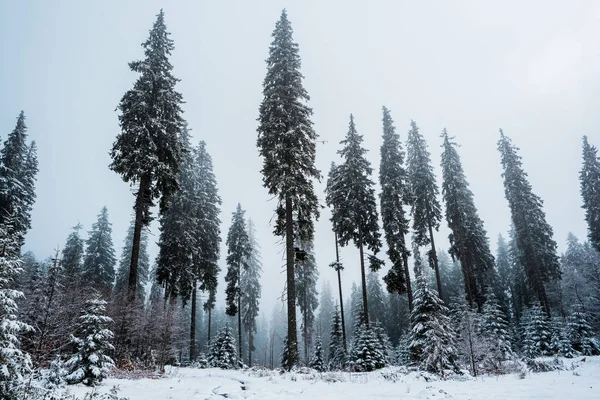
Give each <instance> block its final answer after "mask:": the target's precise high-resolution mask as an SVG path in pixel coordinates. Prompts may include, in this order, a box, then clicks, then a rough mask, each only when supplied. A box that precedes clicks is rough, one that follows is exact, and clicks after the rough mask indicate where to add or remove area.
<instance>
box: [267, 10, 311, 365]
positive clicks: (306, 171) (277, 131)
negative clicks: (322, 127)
mask: <svg viewBox="0 0 600 400" xmlns="http://www.w3.org/2000/svg"><path fill="white" fill-rule="evenodd" d="M272 36H273V41H272V42H271V47H270V48H269V58H268V59H267V75H266V77H265V80H264V82H263V96H264V97H263V101H262V103H261V105H260V110H259V112H260V116H259V118H258V121H259V127H258V140H257V146H258V149H259V153H260V155H261V156H262V157H263V158H264V163H263V168H262V173H263V184H264V186H265V187H266V188H267V189H268V190H269V194H271V195H274V196H277V200H278V204H277V221H276V225H275V234H276V235H277V236H285V241H286V242H285V243H286V281H287V286H286V287H287V307H288V313H287V314H288V334H287V343H288V346H287V347H288V354H287V355H288V357H287V358H286V361H287V363H288V364H287V365H286V368H288V369H289V368H291V367H292V366H293V365H295V364H296V362H297V361H298V337H297V333H296V306H295V304H296V285H295V274H294V261H295V257H296V252H295V249H294V245H295V244H296V245H297V242H298V239H300V240H301V241H302V242H309V241H310V240H312V237H313V230H314V225H313V220H314V219H316V218H318V216H319V209H318V200H317V196H316V194H315V191H314V187H313V181H314V180H315V179H320V176H321V174H320V172H319V170H318V169H317V168H316V166H315V155H316V139H317V134H316V133H315V131H314V129H313V127H312V122H311V120H310V117H311V115H312V109H311V108H310V107H308V105H307V102H308V100H309V96H308V93H307V92H306V90H305V89H304V86H303V85H302V79H303V76H302V73H301V72H300V67H301V61H300V54H299V52H298V44H297V43H295V42H294V40H293V38H292V26H291V24H290V21H289V20H288V17H287V12H286V11H285V10H283V12H282V13H281V18H280V19H279V21H278V22H277V24H276V25H275V30H274V31H273V34H272ZM294 221H295V223H294ZM295 242H296V243H295ZM300 250H301V249H300Z"/></svg>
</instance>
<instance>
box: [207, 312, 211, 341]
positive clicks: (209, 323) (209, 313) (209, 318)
mask: <svg viewBox="0 0 600 400" xmlns="http://www.w3.org/2000/svg"><path fill="white" fill-rule="evenodd" d="M211 319H212V308H210V307H208V329H207V330H208V342H206V343H207V344H208V345H210V325H211Z"/></svg>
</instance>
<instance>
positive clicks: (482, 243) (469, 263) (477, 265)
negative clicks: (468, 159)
mask: <svg viewBox="0 0 600 400" xmlns="http://www.w3.org/2000/svg"><path fill="white" fill-rule="evenodd" d="M442 137H443V139H444V143H443V145H442V147H443V149H444V151H443V153H442V176H443V183H442V195H443V197H444V201H445V203H446V221H447V222H448V227H449V228H450V231H451V233H450V235H449V239H450V255H451V256H452V258H454V259H457V260H459V261H460V264H461V267H462V270H463V276H464V283H465V294H466V295H467V301H468V303H469V306H470V307H472V306H473V304H474V303H475V304H477V306H478V308H479V310H480V311H481V307H482V306H483V302H484V301H485V296H484V294H485V290H486V288H487V287H488V286H489V285H490V283H491V282H492V278H493V273H494V256H493V255H492V252H491V251H490V244H489V240H488V238H487V233H486V231H485V229H484V227H483V221H482V220H481V218H479V214H478V213H477V208H476V207H475V202H474V201H473V192H471V189H469V183H468V182H467V178H466V177H465V172H464V170H463V167H462V162H461V160H460V156H459V155H458V152H457V150H456V148H457V147H458V145H457V144H456V143H455V142H454V141H453V138H451V137H449V136H448V132H446V129H445V128H444V130H443V132H442Z"/></svg>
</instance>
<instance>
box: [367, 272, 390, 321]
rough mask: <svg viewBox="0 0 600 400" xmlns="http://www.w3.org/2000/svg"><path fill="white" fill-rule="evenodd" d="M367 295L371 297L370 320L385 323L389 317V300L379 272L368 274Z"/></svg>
mask: <svg viewBox="0 0 600 400" xmlns="http://www.w3.org/2000/svg"><path fill="white" fill-rule="evenodd" d="M367 296H368V297H369V321H372V322H378V323H380V324H383V323H384V322H386V321H387V320H388V319H389V314H388V308H387V306H388V301H387V297H386V294H385V292H384V291H383V288H382V286H381V281H380V280H379V274H377V272H373V271H371V272H369V274H368V275H367Z"/></svg>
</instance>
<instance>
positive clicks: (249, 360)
mask: <svg viewBox="0 0 600 400" xmlns="http://www.w3.org/2000/svg"><path fill="white" fill-rule="evenodd" d="M252 342H253V340H252V328H250V329H248V367H252V345H253V344H254V343H252Z"/></svg>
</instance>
